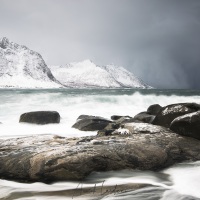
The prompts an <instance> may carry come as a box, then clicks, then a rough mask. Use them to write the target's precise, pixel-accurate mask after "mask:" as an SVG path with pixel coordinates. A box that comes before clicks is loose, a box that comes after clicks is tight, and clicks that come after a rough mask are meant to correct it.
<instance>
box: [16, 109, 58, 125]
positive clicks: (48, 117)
mask: <svg viewBox="0 0 200 200" xmlns="http://www.w3.org/2000/svg"><path fill="white" fill-rule="evenodd" d="M19 122H27V123H32V124H50V123H60V114H59V113H58V112H56V111H35V112H28V113H24V114H22V115H21V116H20V119H19Z"/></svg>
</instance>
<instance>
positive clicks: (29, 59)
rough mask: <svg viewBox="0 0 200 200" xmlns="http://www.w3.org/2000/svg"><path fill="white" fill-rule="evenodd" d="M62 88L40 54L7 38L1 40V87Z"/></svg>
mask: <svg viewBox="0 0 200 200" xmlns="http://www.w3.org/2000/svg"><path fill="white" fill-rule="evenodd" d="M60 86H61V85H60V84H59V82H58V81H57V80H56V79H55V78H54V76H53V75H52V73H51V71H50V69H49V68H48V67H47V65H46V63H45V61H44V60H43V58H42V56H41V55H40V54H39V53H37V52H35V51H32V50H30V49H29V48H27V47H25V46H23V45H19V44H16V43H14V42H11V41H9V39H8V38H6V37H3V38H1V39H0V87H16V88H51V87H53V88H57V87H60Z"/></svg>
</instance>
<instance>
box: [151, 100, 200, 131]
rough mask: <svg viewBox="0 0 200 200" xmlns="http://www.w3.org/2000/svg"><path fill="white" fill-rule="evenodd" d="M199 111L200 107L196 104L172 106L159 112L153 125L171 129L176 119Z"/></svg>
mask: <svg viewBox="0 0 200 200" xmlns="http://www.w3.org/2000/svg"><path fill="white" fill-rule="evenodd" d="M198 110H200V105H199V104H196V103H178V104H171V105H168V106H165V107H163V108H162V109H161V110H160V111H159V113H158V114H157V115H156V117H155V119H154V120H153V122H152V124H155V125H160V126H164V127H167V128H169V127H170V124H171V122H172V121H173V120H174V119H175V118H177V117H179V116H182V115H185V114H188V113H192V112H196V111H198Z"/></svg>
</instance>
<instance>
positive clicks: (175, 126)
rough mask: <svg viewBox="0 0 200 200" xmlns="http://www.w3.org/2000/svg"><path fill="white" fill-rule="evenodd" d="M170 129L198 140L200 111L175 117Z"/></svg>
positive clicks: (199, 136)
mask: <svg viewBox="0 0 200 200" xmlns="http://www.w3.org/2000/svg"><path fill="white" fill-rule="evenodd" d="M170 129H171V130H173V131H174V132H176V133H178V134H180V135H184V136H188V137H193V138H196V139H199V140H200V111H198V112H194V113H190V114H186V115H183V116H180V117H177V118H176V119H175V120H173V121H172V123H171V125H170Z"/></svg>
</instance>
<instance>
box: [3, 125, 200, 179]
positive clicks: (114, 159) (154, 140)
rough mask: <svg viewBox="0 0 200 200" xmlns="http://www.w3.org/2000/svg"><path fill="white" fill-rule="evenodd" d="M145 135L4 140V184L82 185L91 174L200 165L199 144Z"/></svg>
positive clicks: (158, 134) (166, 134) (161, 134)
mask: <svg viewBox="0 0 200 200" xmlns="http://www.w3.org/2000/svg"><path fill="white" fill-rule="evenodd" d="M129 125H130V124H129ZM129 125H127V126H129ZM145 125H147V124H145ZM138 126H139V125H138ZM142 126H144V124H143V125H142ZM150 126H151V127H150V129H151V128H152V127H153V126H152V125H150ZM155 127H157V126H155ZM155 127H154V128H155ZM126 128H128V127H126ZM143 128H144V127H143ZM146 129H147V130H145V134H142V133H139V134H138V133H136V132H135V131H134V133H135V134H130V133H129V134H126V135H115V136H105V137H97V136H90V137H82V138H64V137H59V136H53V135H35V136H27V137H24V138H12V139H6V140H1V141H0V166H1V168H0V178H2V179H3V178H4V179H12V180H18V181H30V182H34V181H42V182H52V181H62V180H83V179H84V178H85V177H86V176H87V175H89V174H90V173H91V172H93V171H110V170H121V169H140V170H159V169H162V168H165V167H168V166H170V165H172V164H174V163H178V162H181V161H186V160H187V161H189V160H190V161H195V160H199V159H200V154H199V152H200V141H199V140H196V139H194V138H190V137H184V136H180V135H178V134H175V133H173V132H170V131H169V130H168V129H165V128H164V129H163V130H162V129H161V128H158V127H157V129H158V131H159V132H157V130H156V131H153V134H152V131H149V133H148V132H147V131H148V129H149V128H146ZM143 133H144V132H143Z"/></svg>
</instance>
